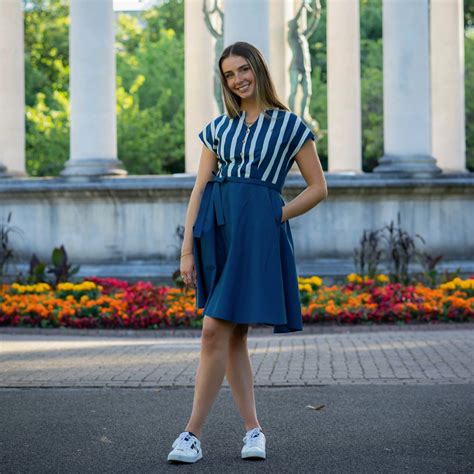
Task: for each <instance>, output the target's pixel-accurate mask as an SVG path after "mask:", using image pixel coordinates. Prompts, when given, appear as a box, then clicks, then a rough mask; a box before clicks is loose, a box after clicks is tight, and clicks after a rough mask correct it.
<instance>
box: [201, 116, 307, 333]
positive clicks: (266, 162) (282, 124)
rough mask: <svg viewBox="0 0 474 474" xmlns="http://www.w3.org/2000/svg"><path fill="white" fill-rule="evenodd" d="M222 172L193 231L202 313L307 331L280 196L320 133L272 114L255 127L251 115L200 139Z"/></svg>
mask: <svg viewBox="0 0 474 474" xmlns="http://www.w3.org/2000/svg"><path fill="white" fill-rule="evenodd" d="M199 138H200V139H201V141H202V142H203V144H204V145H205V146H206V147H207V148H209V149H210V150H211V151H213V152H214V153H215V155H216V157H217V161H218V170H217V172H214V177H213V179H211V180H210V181H209V182H208V183H207V184H206V187H205V189H204V193H203V195H202V198H201V203H200V206H199V210H198V214H197V217H196V220H195V223H194V225H193V244H194V245H193V253H194V261H195V268H196V273H197V288H196V307H197V308H204V311H203V316H204V315H207V316H210V317H214V318H219V319H224V320H227V321H232V322H235V323H239V324H252V325H258V324H265V325H271V326H273V327H274V332H275V333H284V332H293V331H301V330H302V318H301V305H300V301H299V289H298V275H297V270H296V263H295V257H294V249H293V238H292V235H291V228H290V224H289V221H288V220H287V221H285V222H281V218H282V207H283V205H284V204H285V201H284V199H283V197H282V195H281V191H282V189H283V186H284V182H285V179H286V176H287V174H288V171H289V170H290V168H291V166H292V164H293V162H294V159H295V156H296V155H297V153H298V151H299V150H300V149H301V147H302V146H303V144H304V143H305V142H306V141H307V140H310V139H312V140H314V134H313V133H312V131H311V130H310V129H309V128H308V127H307V126H306V124H305V123H304V122H303V121H302V120H301V118H300V117H298V116H297V115H296V114H294V113H293V112H289V111H285V110H279V109H269V110H266V111H265V112H262V113H261V114H260V115H259V117H258V119H257V121H256V122H255V123H253V124H252V125H251V126H250V127H247V125H246V124H245V112H241V113H240V115H239V116H238V117H236V118H234V119H231V118H229V117H228V116H227V115H221V116H219V117H217V118H215V119H214V120H212V121H211V122H210V123H209V124H207V125H206V127H205V128H204V129H203V130H202V131H201V132H200V134H199Z"/></svg>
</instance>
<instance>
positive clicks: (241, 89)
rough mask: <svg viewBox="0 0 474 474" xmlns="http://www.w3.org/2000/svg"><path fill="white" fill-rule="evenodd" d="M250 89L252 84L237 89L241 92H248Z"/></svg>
mask: <svg viewBox="0 0 474 474" xmlns="http://www.w3.org/2000/svg"><path fill="white" fill-rule="evenodd" d="M249 87H250V84H245V86H242V87H238V88H237V89H238V90H239V91H240V92H247V90H248V88H249Z"/></svg>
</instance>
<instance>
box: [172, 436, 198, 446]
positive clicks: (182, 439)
mask: <svg viewBox="0 0 474 474" xmlns="http://www.w3.org/2000/svg"><path fill="white" fill-rule="evenodd" d="M193 443H195V440H194V439H193V437H192V436H191V435H190V434H188V433H181V434H180V435H179V441H178V442H177V443H176V446H175V448H178V449H184V448H190V447H191V446H192V444H193Z"/></svg>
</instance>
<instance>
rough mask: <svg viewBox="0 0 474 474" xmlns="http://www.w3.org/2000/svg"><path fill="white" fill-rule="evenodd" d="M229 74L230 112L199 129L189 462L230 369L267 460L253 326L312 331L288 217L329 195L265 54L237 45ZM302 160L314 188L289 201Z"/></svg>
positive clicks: (186, 256)
mask: <svg viewBox="0 0 474 474" xmlns="http://www.w3.org/2000/svg"><path fill="white" fill-rule="evenodd" d="M219 70H220V78H221V83H222V88H223V96H224V102H225V105H226V110H227V114H224V115H221V116H219V117H217V118H216V119H214V120H213V121H212V122H210V123H209V124H208V125H207V126H206V127H205V128H204V129H203V130H202V131H201V133H200V134H199V137H200V139H201V140H202V142H203V148H202V154H201V158H200V163H199V169H198V173H197V178H196V183H195V185H194V188H193V191H192V193H191V197H190V200H189V206H188V211H187V216H186V225H185V233H184V240H183V247H182V252H181V268H180V270H181V275H182V277H183V280H184V282H185V283H186V284H187V285H193V286H195V287H196V306H197V307H198V308H204V311H203V328H202V339H201V354H200V361H199V367H198V369H197V374H196V383H195V390H194V400H193V408H192V413H191V416H190V418H189V421H188V423H187V425H186V427H185V431H183V432H182V433H181V434H180V435H179V436H178V438H177V439H176V440H175V441H174V443H173V445H172V448H173V449H172V451H171V452H170V453H169V455H168V460H169V461H180V462H188V463H192V462H196V461H198V460H199V459H201V458H202V450H201V443H200V440H199V438H201V433H202V428H203V425H204V421H205V418H206V416H207V414H208V413H209V410H210V409H211V406H212V404H213V402H214V400H215V398H216V396H217V393H218V392H219V389H220V387H221V385H222V382H223V379H224V375H225V376H226V377H227V380H228V382H229V385H230V387H231V390H232V395H233V398H234V400H235V403H236V405H237V407H238V409H239V412H240V415H241V417H242V419H243V421H244V423H245V430H246V434H245V436H244V439H243V441H244V446H243V448H242V450H241V456H242V458H265V457H266V453H265V435H264V434H263V431H262V428H261V426H260V423H259V421H258V419H257V413H256V408H255V396H254V389H253V373H252V366H251V362H250V358H249V354H248V350H247V332H248V327H249V325H250V324H266V325H271V326H273V327H274V332H275V333H286V332H293V331H301V330H302V320H301V306H300V302H299V290H298V276H297V273H296V264H295V259H294V253H293V240H292V235H291V229H290V226H289V223H288V222H287V221H288V219H290V218H291V217H295V216H298V215H300V214H303V213H305V212H307V211H309V210H310V209H311V208H313V207H314V206H315V205H316V204H318V203H319V202H320V201H322V200H323V199H324V198H325V197H326V196H327V189H326V182H325V179H324V174H323V171H322V168H321V164H320V162H319V157H318V155H317V152H316V147H315V144H314V135H313V133H312V132H311V130H310V129H309V128H308V127H307V126H306V125H305V124H304V122H303V121H302V120H301V119H300V118H299V117H298V116H297V115H295V114H294V113H293V112H290V111H289V110H288V108H287V107H286V106H285V105H283V104H282V103H281V102H280V101H279V100H278V98H277V95H276V92H275V87H274V85H273V82H272V80H271V77H270V74H269V72H268V68H267V65H266V63H265V60H264V58H263V56H262V54H261V53H260V52H259V51H258V50H257V49H256V48H255V47H254V46H252V45H251V44H249V43H245V42H237V43H234V44H232V45H230V46H228V47H227V48H226V49H225V50H224V51H223V53H222V55H221V57H220V60H219ZM294 161H296V163H297V164H298V167H299V169H300V171H301V174H302V175H303V177H304V179H305V181H306V182H307V184H308V186H307V188H306V189H305V190H304V191H303V192H302V193H300V194H299V195H298V196H296V198H294V199H293V200H292V201H291V202H290V203H288V204H285V201H284V200H283V198H282V197H281V189H282V187H283V184H284V181H285V178H286V175H287V173H288V171H289V169H290V168H291V165H292V164H293V162H294ZM192 223H194V224H193V225H192V233H191V232H190V230H189V229H190V228H191V224H192Z"/></svg>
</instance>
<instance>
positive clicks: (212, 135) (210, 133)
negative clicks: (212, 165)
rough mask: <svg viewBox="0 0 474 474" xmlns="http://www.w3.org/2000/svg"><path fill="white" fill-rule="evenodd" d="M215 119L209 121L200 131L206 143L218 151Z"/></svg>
mask: <svg viewBox="0 0 474 474" xmlns="http://www.w3.org/2000/svg"><path fill="white" fill-rule="evenodd" d="M215 122H216V121H215V120H213V121H212V122H209V123H208V124H207V125H206V126H205V127H204V128H203V129H202V130H201V131H200V132H199V138H200V139H201V141H202V142H203V143H204V145H205V146H206V147H207V148H209V150H211V151H212V152H213V153H217V140H216V125H215Z"/></svg>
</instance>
